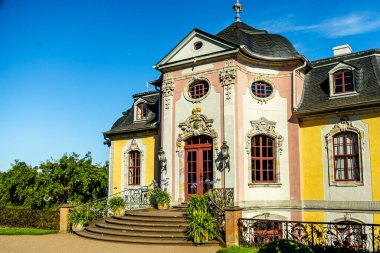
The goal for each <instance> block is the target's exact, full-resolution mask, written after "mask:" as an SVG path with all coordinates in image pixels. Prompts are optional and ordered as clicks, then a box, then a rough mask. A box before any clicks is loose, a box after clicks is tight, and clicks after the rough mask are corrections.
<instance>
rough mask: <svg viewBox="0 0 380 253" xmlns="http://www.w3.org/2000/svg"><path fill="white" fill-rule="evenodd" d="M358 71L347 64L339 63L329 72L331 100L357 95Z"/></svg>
mask: <svg viewBox="0 0 380 253" xmlns="http://www.w3.org/2000/svg"><path fill="white" fill-rule="evenodd" d="M356 71H357V69H355V67H353V66H351V65H348V64H346V63H343V62H341V63H339V64H338V65H336V66H335V67H334V68H332V69H331V70H330V71H329V83H330V98H335V97H343V96H352V95H357V94H358V93H357V92H356V87H355V75H356V74H357V73H356Z"/></svg>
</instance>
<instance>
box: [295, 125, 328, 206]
mask: <svg viewBox="0 0 380 253" xmlns="http://www.w3.org/2000/svg"><path fill="white" fill-rule="evenodd" d="M326 124H327V120H314V121H305V122H302V123H301V182H302V188H301V189H302V192H301V196H302V199H303V200H323V199H324V189H323V188H324V186H323V157H322V151H323V150H322V147H323V145H322V128H324V127H325V126H326Z"/></svg>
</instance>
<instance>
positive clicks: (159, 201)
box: [149, 180, 170, 209]
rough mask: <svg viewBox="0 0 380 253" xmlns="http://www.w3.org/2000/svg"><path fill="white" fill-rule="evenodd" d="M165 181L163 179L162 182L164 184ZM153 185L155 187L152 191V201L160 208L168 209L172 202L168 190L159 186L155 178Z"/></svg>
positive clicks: (150, 198)
mask: <svg viewBox="0 0 380 253" xmlns="http://www.w3.org/2000/svg"><path fill="white" fill-rule="evenodd" d="M164 182H165V180H161V184H163V183H164ZM152 185H153V187H154V188H153V189H152V190H151V191H150V197H149V201H150V203H151V204H152V205H153V206H154V207H157V208H158V209H168V208H169V204H170V195H169V193H168V192H167V191H166V190H164V189H162V188H161V187H159V185H158V184H157V182H156V181H155V180H153V182H152Z"/></svg>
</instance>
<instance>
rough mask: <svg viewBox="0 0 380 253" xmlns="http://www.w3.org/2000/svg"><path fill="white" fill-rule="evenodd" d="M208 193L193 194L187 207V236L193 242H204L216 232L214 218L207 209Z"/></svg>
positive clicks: (213, 236) (210, 238)
mask: <svg viewBox="0 0 380 253" xmlns="http://www.w3.org/2000/svg"><path fill="white" fill-rule="evenodd" d="M207 202H208V195H207V194H204V195H203V196H198V195H193V196H191V198H190V201H189V206H188V208H187V218H188V219H189V230H188V232H187V237H188V238H189V239H190V240H192V241H193V242H194V243H195V244H201V243H205V242H207V241H208V240H212V239H214V238H215V236H216V235H217V233H216V222H217V220H216V218H215V217H214V216H212V214H211V213H210V212H209V210H208V206H207Z"/></svg>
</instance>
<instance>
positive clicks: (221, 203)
mask: <svg viewBox="0 0 380 253" xmlns="http://www.w3.org/2000/svg"><path fill="white" fill-rule="evenodd" d="M208 195H209V209H210V211H211V213H212V214H213V216H214V217H215V218H217V229H218V232H219V234H220V236H221V237H222V238H225V232H226V230H225V224H226V219H225V211H224V210H225V208H226V207H232V206H234V189H233V188H214V189H211V190H210V191H208Z"/></svg>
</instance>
